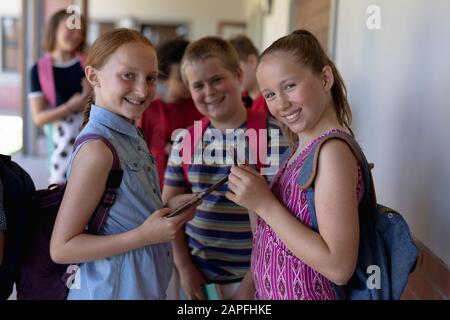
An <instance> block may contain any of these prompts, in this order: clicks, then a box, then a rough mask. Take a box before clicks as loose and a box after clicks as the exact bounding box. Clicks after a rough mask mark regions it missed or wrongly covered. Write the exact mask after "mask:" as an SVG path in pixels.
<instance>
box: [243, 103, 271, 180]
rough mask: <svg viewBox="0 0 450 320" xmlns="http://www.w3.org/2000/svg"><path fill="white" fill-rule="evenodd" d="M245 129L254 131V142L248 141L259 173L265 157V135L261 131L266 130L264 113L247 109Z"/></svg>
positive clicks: (252, 140)
mask: <svg viewBox="0 0 450 320" xmlns="http://www.w3.org/2000/svg"><path fill="white" fill-rule="evenodd" d="M247 129H254V130H256V137H257V139H256V141H255V140H254V139H250V146H249V148H250V152H251V153H252V154H253V157H254V159H256V170H258V171H259V172H261V167H262V166H263V164H264V163H265V162H266V157H267V133H266V132H265V131H261V129H267V115H266V113H265V112H264V111H261V110H253V109H247Z"/></svg>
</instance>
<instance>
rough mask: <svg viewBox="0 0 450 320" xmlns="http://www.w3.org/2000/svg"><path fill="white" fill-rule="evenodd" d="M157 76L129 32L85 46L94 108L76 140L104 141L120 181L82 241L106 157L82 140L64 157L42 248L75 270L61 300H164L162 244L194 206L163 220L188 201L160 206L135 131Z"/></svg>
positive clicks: (166, 260) (167, 272)
mask: <svg viewBox="0 0 450 320" xmlns="http://www.w3.org/2000/svg"><path fill="white" fill-rule="evenodd" d="M157 76H158V63H157V57H156V52H155V49H154V47H153V45H152V44H151V43H150V41H149V40H148V39H147V38H145V37H144V36H143V35H142V34H141V33H139V32H137V31H133V30H130V29H115V30H112V31H110V32H107V33H105V34H103V35H102V36H100V37H99V38H98V39H97V40H96V41H95V43H94V44H93V45H92V48H91V50H90V53H89V56H88V59H87V67H86V77H87V79H88V81H89V83H90V84H91V85H92V86H93V88H94V94H95V96H94V104H92V105H89V106H88V107H86V110H85V124H86V126H85V127H84V129H83V130H82V132H81V133H80V136H82V135H86V134H98V135H101V136H103V137H104V138H106V139H107V140H108V141H109V142H110V143H111V144H112V145H113V146H114V148H115V149H116V152H117V154H118V158H119V159H120V164H121V167H122V170H123V177H122V180H121V183H120V186H119V188H118V189H117V198H116V200H115V202H114V204H113V205H112V207H111V208H110V210H109V212H108V216H107V217H106V220H105V222H104V224H103V226H102V227H101V229H100V231H99V234H98V235H92V234H87V233H86V225H87V224H88V223H89V221H90V218H91V216H92V214H93V212H94V210H95V208H96V207H97V205H98V203H99V201H100V200H101V197H102V195H103V193H104V190H105V185H106V181H107V178H108V174H109V172H110V170H111V166H112V163H113V156H112V153H111V151H110V149H109V148H108V147H107V146H106V145H105V143H104V142H103V141H101V140H88V141H87V142H85V143H83V144H81V145H80V146H79V147H77V149H76V150H75V151H74V153H73V155H72V159H71V162H70V165H69V169H68V183H67V187H66V191H65V194H64V199H63V201H62V203H61V207H60V209H59V212H58V216H57V218H56V222H55V226H54V229H53V234H52V238H51V243H50V254H51V257H52V259H53V260H54V261H55V262H56V263H61V264H68V263H80V269H79V270H78V271H77V272H78V275H79V276H80V288H79V289H76V288H74V289H71V290H70V292H69V295H68V299H69V300H80V299H81V300H86V299H89V300H90V299H102V300H116V299H118V300H122V299H127V300H128V299H132V300H135V299H165V297H166V290H167V286H168V283H169V279H170V276H171V274H172V269H173V258H172V250H171V245H170V241H171V240H172V239H174V237H175V235H176V233H177V231H178V230H179V229H180V228H181V227H182V226H183V224H184V223H185V222H186V221H188V220H190V219H191V218H192V217H193V214H194V212H195V207H194V208H192V209H191V210H186V211H185V212H183V214H181V215H179V216H176V217H173V218H167V217H166V215H167V214H170V213H171V212H172V211H173V210H172V209H169V208H175V207H178V206H179V205H181V204H182V203H184V202H186V201H188V200H190V199H192V195H181V196H178V197H177V198H171V199H168V200H167V201H166V202H165V203H163V202H162V200H161V193H160V189H159V182H158V179H157V173H156V168H155V165H154V161H153V158H152V157H151V156H150V154H149V151H148V149H147V146H146V144H145V141H144V139H143V138H142V136H141V135H140V132H139V130H138V128H137V127H136V125H135V122H136V121H137V119H139V118H140V117H141V116H142V113H143V112H144V110H145V109H146V108H147V107H148V105H149V104H150V101H151V100H152V99H153V98H154V96H155V93H156V79H157ZM165 206H166V207H168V208H164V207H165Z"/></svg>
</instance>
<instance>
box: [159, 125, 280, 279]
mask: <svg viewBox="0 0 450 320" xmlns="http://www.w3.org/2000/svg"><path fill="white" fill-rule="evenodd" d="M246 128H247V127H246V123H244V124H243V125H242V126H241V127H239V128H238V129H242V130H238V129H234V130H229V131H227V132H220V136H218V134H217V130H216V129H215V128H214V127H213V126H212V125H211V124H210V125H209V127H208V128H207V129H206V131H205V133H204V135H203V143H198V145H197V146H196V148H195V153H194V159H200V161H197V160H196V161H195V162H194V163H193V164H191V165H190V166H189V170H188V179H189V181H186V178H185V175H184V172H183V165H182V164H181V163H179V161H176V159H177V157H179V153H180V148H181V143H176V142H175V143H174V146H173V149H172V153H171V155H170V157H169V162H168V167H167V170H166V174H165V180H164V184H165V185H167V186H171V187H185V188H187V186H188V185H190V186H191V189H192V192H195V193H197V192H201V191H204V190H205V189H207V188H208V187H209V186H210V185H212V184H214V183H215V182H217V181H219V180H220V179H222V178H223V177H225V176H227V175H228V174H229V173H230V168H231V164H232V163H233V160H232V159H231V155H230V154H229V152H228V150H227V145H226V143H225V142H226V141H230V140H227V138H228V139H230V135H233V134H234V133H236V132H239V131H242V132H243V131H244V130H245V129H246ZM267 129H268V135H267V136H268V139H267V141H268V146H267V159H269V160H270V161H271V162H270V163H271V167H272V169H271V170H269V171H270V173H272V174H274V173H276V171H277V170H278V166H279V160H280V155H281V154H282V153H283V152H284V151H285V149H286V148H287V142H286V140H285V138H284V137H283V136H282V133H281V130H280V129H279V126H278V123H277V121H276V120H274V119H268V128H267ZM184 134H185V133H181V134H180V136H179V137H178V138H177V139H176V141H180V138H181V137H183V136H184ZM236 136H238V137H239V135H236ZM235 141H236V142H237V148H238V150H245V158H246V159H247V161H248V162H250V164H252V163H255V161H254V160H255V159H254V157H253V156H252V155H253V153H252V152H250V150H249V149H248V147H246V146H245V142H243V140H242V139H240V138H236V139H235ZM239 152H240V151H238V155H239V154H240V153H239ZM239 160H240V161H239V162H241V161H243V160H244V159H243V158H242V157H239ZM252 166H253V168H256V166H255V165H252ZM268 178H269V180H270V177H268ZM227 191H228V186H227V184H225V185H222V186H221V187H220V188H219V189H218V190H216V191H213V192H212V193H211V194H210V195H208V196H206V197H205V198H203V203H202V204H201V205H199V206H198V207H197V212H196V215H195V217H194V219H193V220H191V221H190V222H189V223H187V224H186V229H185V231H186V236H187V242H188V246H189V250H190V253H191V256H192V258H193V261H194V263H195V264H196V266H197V267H198V268H199V270H201V271H202V272H203V274H204V275H205V277H206V278H207V279H209V280H210V281H214V282H217V283H229V282H236V281H240V280H241V279H242V278H243V276H244V275H245V273H246V272H247V271H248V269H249V267H250V259H251V252H252V232H251V226H250V221H249V217H248V212H247V210H246V209H245V208H243V207H241V206H238V205H237V204H235V203H233V202H231V201H230V200H228V199H227V198H226V197H225V193H226V192H227Z"/></svg>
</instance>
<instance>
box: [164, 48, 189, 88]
mask: <svg viewBox="0 0 450 320" xmlns="http://www.w3.org/2000/svg"><path fill="white" fill-rule="evenodd" d="M188 45H189V42H188V41H186V40H184V39H175V40H169V41H167V42H165V43H163V44H162V45H161V46H160V47H159V48H158V53H157V54H158V68H159V78H160V79H162V80H166V79H167V78H169V74H170V67H171V66H172V65H174V64H179V63H181V59H183V55H184V52H185V51H186V48H187V46H188Z"/></svg>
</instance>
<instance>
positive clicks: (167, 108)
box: [139, 39, 203, 189]
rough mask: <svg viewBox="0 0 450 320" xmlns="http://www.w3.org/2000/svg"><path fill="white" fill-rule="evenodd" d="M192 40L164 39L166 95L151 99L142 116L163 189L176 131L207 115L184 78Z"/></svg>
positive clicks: (141, 124) (161, 55)
mask: <svg viewBox="0 0 450 320" xmlns="http://www.w3.org/2000/svg"><path fill="white" fill-rule="evenodd" d="M188 44H189V42H187V41H185V40H182V39H177V40H171V41H168V42H166V43H164V44H163V45H162V46H161V47H160V48H159V50H158V60H159V61H158V63H159V79H158V80H159V81H160V82H161V84H162V85H163V86H164V90H163V95H162V96H161V97H159V98H158V99H156V100H154V101H152V102H151V103H150V107H148V108H147V110H145V111H144V114H143V115H142V117H141V119H140V120H139V127H140V128H141V129H142V132H143V134H144V136H145V138H146V140H147V145H148V149H149V150H150V153H151V154H152V155H153V156H154V157H155V159H156V167H157V168H158V175H159V182H160V186H161V189H162V187H163V185H164V173H165V172H166V167H167V160H168V158H169V154H170V150H171V149H172V133H173V132H174V131H175V130H176V129H179V128H186V127H189V126H191V125H192V124H193V123H194V121H195V120H199V119H201V118H202V117H203V116H202V115H201V114H200V113H199V112H198V111H197V109H196V108H195V105H194V102H193V101H192V99H191V96H190V94H189V90H188V88H187V87H186V86H185V85H184V83H183V81H182V79H181V73H180V63H181V59H182V58H183V54H184V51H185V50H186V47H187V46H188Z"/></svg>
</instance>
